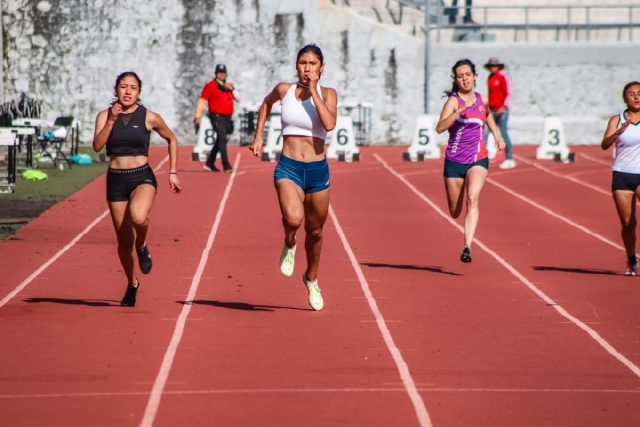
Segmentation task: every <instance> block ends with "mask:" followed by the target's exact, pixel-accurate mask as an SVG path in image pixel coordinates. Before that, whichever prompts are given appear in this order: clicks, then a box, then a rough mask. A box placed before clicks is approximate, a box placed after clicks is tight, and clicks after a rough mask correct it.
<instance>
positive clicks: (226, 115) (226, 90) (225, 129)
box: [193, 64, 235, 172]
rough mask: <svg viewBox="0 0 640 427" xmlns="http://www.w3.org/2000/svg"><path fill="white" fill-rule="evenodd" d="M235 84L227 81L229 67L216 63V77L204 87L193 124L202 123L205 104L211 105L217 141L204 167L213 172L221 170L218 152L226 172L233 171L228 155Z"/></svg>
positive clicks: (210, 113) (210, 109)
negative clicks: (228, 138) (217, 161)
mask: <svg viewBox="0 0 640 427" xmlns="http://www.w3.org/2000/svg"><path fill="white" fill-rule="evenodd" d="M233 91H234V85H233V83H231V82H228V81H227V67H226V66H225V65H224V64H218V65H216V78H215V79H214V80H211V81H210V82H209V83H207V84H206V85H205V86H204V88H203V89H202V93H201V94H200V100H199V101H198V107H197V108H196V117H195V118H194V119H193V124H194V125H196V127H197V126H199V125H200V117H201V116H202V112H203V110H204V108H205V106H207V105H208V106H209V110H208V115H209V120H210V121H211V125H212V126H213V130H214V131H215V132H216V141H215V143H214V144H213V148H212V149H211V152H210V153H209V156H208V157H207V162H206V164H205V165H204V168H205V169H207V170H210V171H213V172H219V171H220V170H219V169H218V168H216V167H215V165H214V163H215V160H216V157H217V155H218V153H220V157H221V158H222V168H223V170H224V171H225V172H233V168H232V167H231V163H229V156H228V155H227V135H228V134H230V133H232V132H233V120H232V117H233V102H234V100H235V97H234V95H233Z"/></svg>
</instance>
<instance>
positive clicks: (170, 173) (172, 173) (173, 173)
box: [169, 172, 178, 175]
mask: <svg viewBox="0 0 640 427" xmlns="http://www.w3.org/2000/svg"><path fill="white" fill-rule="evenodd" d="M169 175H178V172H169Z"/></svg>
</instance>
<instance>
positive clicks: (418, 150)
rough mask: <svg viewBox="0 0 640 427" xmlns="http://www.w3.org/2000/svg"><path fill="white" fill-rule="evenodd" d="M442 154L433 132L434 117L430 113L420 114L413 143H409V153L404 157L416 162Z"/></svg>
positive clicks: (435, 157)
mask: <svg viewBox="0 0 640 427" xmlns="http://www.w3.org/2000/svg"><path fill="white" fill-rule="evenodd" d="M440 155H441V153H440V147H438V145H437V144H436V138H435V133H434V132H433V117H431V116H430V115H429V114H420V115H418V116H417V117H416V125H415V127H414V129H413V137H412V138H411V144H409V149H408V150H407V155H406V156H403V159H406V160H410V161H412V162H415V161H417V160H424V159H439V158H440Z"/></svg>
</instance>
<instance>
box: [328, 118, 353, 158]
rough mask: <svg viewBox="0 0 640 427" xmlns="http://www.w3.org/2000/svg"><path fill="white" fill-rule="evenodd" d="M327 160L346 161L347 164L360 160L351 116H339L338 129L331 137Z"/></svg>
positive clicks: (336, 128)
mask: <svg viewBox="0 0 640 427" xmlns="http://www.w3.org/2000/svg"><path fill="white" fill-rule="evenodd" d="M343 156H344V157H343ZM327 159H339V160H342V159H344V160H345V161H347V162H350V161H353V160H359V159H360V149H359V148H358V146H357V145H356V138H355V135H354V133H353V121H352V120H351V116H338V120H337V122H336V127H335V129H334V130H333V131H331V134H330V135H329V148H328V149H327Z"/></svg>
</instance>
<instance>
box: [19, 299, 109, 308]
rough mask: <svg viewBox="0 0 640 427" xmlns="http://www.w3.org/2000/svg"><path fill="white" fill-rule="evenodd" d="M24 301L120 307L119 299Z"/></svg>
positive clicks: (27, 300) (29, 301) (28, 300)
mask: <svg viewBox="0 0 640 427" xmlns="http://www.w3.org/2000/svg"><path fill="white" fill-rule="evenodd" d="M24 302H28V303H30V304H39V303H41V302H48V303H52V304H67V305H86V306H89V307H120V301H113V300H96V299H73V298H71V299H67V298H38V297H33V298H27V299H25V300H24Z"/></svg>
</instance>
